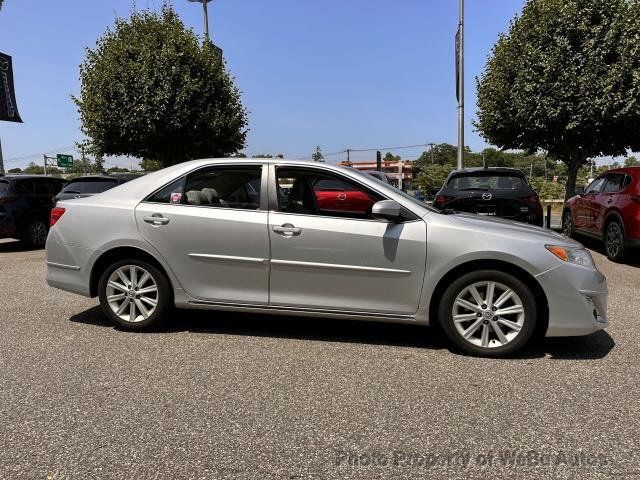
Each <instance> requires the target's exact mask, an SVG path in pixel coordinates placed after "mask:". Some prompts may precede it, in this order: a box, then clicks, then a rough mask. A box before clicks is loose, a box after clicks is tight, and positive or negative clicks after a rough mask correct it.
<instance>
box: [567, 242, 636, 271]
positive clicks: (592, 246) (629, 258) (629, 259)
mask: <svg viewBox="0 0 640 480" xmlns="http://www.w3.org/2000/svg"><path fill="white" fill-rule="evenodd" d="M576 240H578V241H579V242H580V243H582V244H583V245H584V246H585V247H587V248H588V249H589V250H593V251H594V252H597V253H599V254H601V255H604V256H605V257H606V256H607V252H605V250H604V245H603V244H602V242H601V241H599V240H596V239H595V238H591V237H585V236H576ZM625 256H626V258H625V260H624V262H622V264H623V265H628V266H630V267H636V268H640V249H635V250H634V249H631V250H629V251H628V252H627V253H626V255H625Z"/></svg>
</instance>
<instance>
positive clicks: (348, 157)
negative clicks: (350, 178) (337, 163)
mask: <svg viewBox="0 0 640 480" xmlns="http://www.w3.org/2000/svg"><path fill="white" fill-rule="evenodd" d="M347 166H349V167H350V166H351V150H349V149H348V148H347Z"/></svg>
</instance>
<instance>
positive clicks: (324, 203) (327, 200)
mask: <svg viewBox="0 0 640 480" xmlns="http://www.w3.org/2000/svg"><path fill="white" fill-rule="evenodd" d="M313 191H314V193H315V195H316V202H317V203H318V209H319V210H320V211H324V212H335V213H341V212H350V213H351V214H353V213H361V214H362V215H366V214H368V213H370V212H371V207H373V204H374V203H376V202H377V199H376V198H373V197H371V196H369V195H368V194H367V193H365V192H363V191H362V190H359V189H356V188H355V187H354V186H352V185H349V184H348V183H345V182H341V181H340V180H334V179H322V178H321V179H319V180H318V181H317V182H315V184H314V185H313Z"/></svg>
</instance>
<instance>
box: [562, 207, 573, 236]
mask: <svg viewBox="0 0 640 480" xmlns="http://www.w3.org/2000/svg"><path fill="white" fill-rule="evenodd" d="M562 233H563V234H564V235H565V236H566V237H569V238H573V236H574V235H575V233H576V226H575V223H573V215H572V214H571V210H565V211H564V213H563V214H562Z"/></svg>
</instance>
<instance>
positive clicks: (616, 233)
mask: <svg viewBox="0 0 640 480" xmlns="http://www.w3.org/2000/svg"><path fill="white" fill-rule="evenodd" d="M604 247H605V250H606V252H607V258H609V260H612V261H614V262H621V261H623V260H624V257H625V253H626V252H625V245H624V231H623V230H622V225H620V223H619V222H618V221H617V220H612V221H610V222H609V223H608V224H607V226H606V228H605V233H604Z"/></svg>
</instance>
